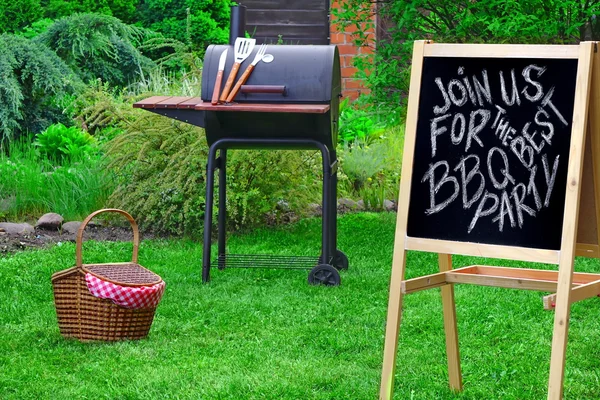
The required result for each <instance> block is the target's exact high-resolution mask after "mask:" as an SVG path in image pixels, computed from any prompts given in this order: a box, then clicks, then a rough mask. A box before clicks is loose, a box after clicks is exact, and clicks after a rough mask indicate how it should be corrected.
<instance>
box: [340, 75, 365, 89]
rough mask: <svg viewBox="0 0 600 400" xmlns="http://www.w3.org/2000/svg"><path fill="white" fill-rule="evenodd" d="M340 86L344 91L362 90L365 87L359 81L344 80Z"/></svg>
mask: <svg viewBox="0 0 600 400" xmlns="http://www.w3.org/2000/svg"><path fill="white" fill-rule="evenodd" d="M342 86H343V87H344V88H345V89H363V88H364V87H365V85H364V82H363V81H361V80H360V79H347V78H346V79H344V80H343V83H342Z"/></svg>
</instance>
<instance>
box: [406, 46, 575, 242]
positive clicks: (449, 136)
mask: <svg viewBox="0 0 600 400" xmlns="http://www.w3.org/2000/svg"><path fill="white" fill-rule="evenodd" d="M577 62H578V60H577V59H559V58H548V59H541V58H533V59H528V58H523V57H521V58H476V57H424V59H423V68H422V77H421V85H420V96H419V105H418V117H417V129H416V139H415V149H414V162H413V166H412V182H411V191H410V205H409V212H408V221H407V235H408V236H409V237H416V238H427V239H442V240H451V241H459V242H474V243H484V244H498V245H507V246H519V247H530V248H535V249H548V250H559V249H560V246H561V236H562V228H563V215H564V207H565V191H566V183H567V172H568V168H567V167H568V163H569V147H570V140H571V129H572V120H573V107H574V102H575V84H576V80H577Z"/></svg>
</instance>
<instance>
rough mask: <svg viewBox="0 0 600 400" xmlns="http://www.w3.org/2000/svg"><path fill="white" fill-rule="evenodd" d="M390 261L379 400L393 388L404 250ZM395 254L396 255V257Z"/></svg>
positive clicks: (386, 399)
mask: <svg viewBox="0 0 600 400" xmlns="http://www.w3.org/2000/svg"><path fill="white" fill-rule="evenodd" d="M397 251H398V252H399V253H400V254H394V262H393V263H392V277H391V281H390V297H389V301H388V313H387V324H386V327H385V344H384V348H383V372H382V374H381V387H380V389H379V398H380V400H390V399H391V398H392V394H393V389H394V373H395V370H396V353H397V352H398V335H399V333H400V321H401V320H402V297H403V295H402V290H401V289H402V281H403V280H404V272H405V269H406V250H403V249H402V250H397ZM396 256H397V257H396Z"/></svg>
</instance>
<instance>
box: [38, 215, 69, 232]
mask: <svg viewBox="0 0 600 400" xmlns="http://www.w3.org/2000/svg"><path fill="white" fill-rule="evenodd" d="M63 221H64V218H63V217H62V215H60V214H57V213H47V214H44V215H42V216H41V217H40V219H38V221H37V224H35V227H36V228H40V229H47V230H52V231H55V230H56V231H57V230H59V229H60V226H61V225H62V223H63Z"/></svg>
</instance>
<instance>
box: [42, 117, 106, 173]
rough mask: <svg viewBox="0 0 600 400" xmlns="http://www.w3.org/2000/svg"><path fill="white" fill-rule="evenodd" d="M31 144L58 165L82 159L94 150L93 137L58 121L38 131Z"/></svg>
mask: <svg viewBox="0 0 600 400" xmlns="http://www.w3.org/2000/svg"><path fill="white" fill-rule="evenodd" d="M33 144H34V145H35V146H36V147H37V148H38V149H39V151H40V153H41V154H42V155H43V156H45V157H47V158H48V159H49V160H51V161H53V162H56V163H58V164H59V165H62V164H63V163H64V162H65V161H66V160H69V161H70V160H79V159H82V158H83V157H85V156H89V155H90V154H91V153H92V152H93V151H94V150H95V146H94V145H95V139H94V138H93V137H92V136H91V135H90V134H89V133H87V132H84V131H82V130H81V129H79V128H77V127H75V126H71V127H66V126H64V125H63V124H60V123H58V124H54V125H50V126H49V127H48V128H47V129H46V130H45V131H44V132H41V133H38V134H37V135H36V138H35V141H34V142H33Z"/></svg>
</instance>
